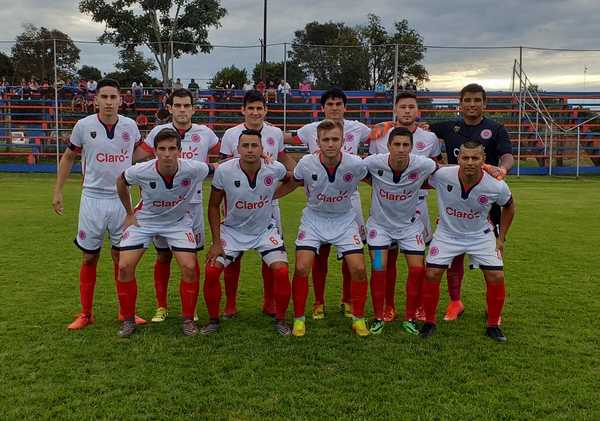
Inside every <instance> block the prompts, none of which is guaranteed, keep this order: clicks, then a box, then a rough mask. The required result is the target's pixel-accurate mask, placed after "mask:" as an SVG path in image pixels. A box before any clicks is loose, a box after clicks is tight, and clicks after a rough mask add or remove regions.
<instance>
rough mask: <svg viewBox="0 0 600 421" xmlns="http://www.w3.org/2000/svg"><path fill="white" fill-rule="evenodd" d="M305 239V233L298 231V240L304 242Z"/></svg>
mask: <svg viewBox="0 0 600 421" xmlns="http://www.w3.org/2000/svg"><path fill="white" fill-rule="evenodd" d="M304 237H306V234H304V231H298V240H300V241H302V240H304Z"/></svg>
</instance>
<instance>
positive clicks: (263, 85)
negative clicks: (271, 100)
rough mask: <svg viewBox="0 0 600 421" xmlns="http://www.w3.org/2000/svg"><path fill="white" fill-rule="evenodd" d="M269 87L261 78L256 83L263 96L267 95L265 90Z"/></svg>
mask: <svg viewBox="0 0 600 421" xmlns="http://www.w3.org/2000/svg"><path fill="white" fill-rule="evenodd" d="M266 89H267V85H266V84H265V82H264V81H263V80H259V81H258V83H257V84H256V90H257V91H258V92H260V93H261V94H262V95H263V96H264V95H265V90H266Z"/></svg>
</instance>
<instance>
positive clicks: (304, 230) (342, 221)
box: [296, 208, 363, 258]
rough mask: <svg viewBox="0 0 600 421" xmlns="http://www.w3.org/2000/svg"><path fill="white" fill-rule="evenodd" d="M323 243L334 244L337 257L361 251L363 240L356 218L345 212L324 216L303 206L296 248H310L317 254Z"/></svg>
mask: <svg viewBox="0 0 600 421" xmlns="http://www.w3.org/2000/svg"><path fill="white" fill-rule="evenodd" d="M323 244H332V245H334V246H335V248H336V249H337V254H338V258H341V257H343V256H345V255H347V254H352V253H362V252H363V242H362V239H361V236H360V230H359V226H358V224H357V223H356V219H355V218H352V219H350V218H348V215H345V214H343V215H341V216H333V217H326V216H323V215H320V214H317V213H316V212H313V211H312V210H310V209H309V208H305V209H304V211H303V212H302V219H301V220H300V228H298V236H297V237H296V250H311V251H314V252H315V253H316V254H317V253H318V252H319V248H320V247H321V246H322V245H323Z"/></svg>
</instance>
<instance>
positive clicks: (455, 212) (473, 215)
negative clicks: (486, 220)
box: [446, 206, 481, 220]
mask: <svg viewBox="0 0 600 421" xmlns="http://www.w3.org/2000/svg"><path fill="white" fill-rule="evenodd" d="M446 214H447V215H450V216H454V217H455V218H459V219H469V220H471V219H479V218H481V212H480V211H474V210H473V209H470V210H469V211H462V210H460V209H455V208H451V207H449V206H448V207H447V208H446Z"/></svg>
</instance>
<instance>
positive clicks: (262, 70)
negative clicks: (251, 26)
mask: <svg viewBox="0 0 600 421" xmlns="http://www.w3.org/2000/svg"><path fill="white" fill-rule="evenodd" d="M261 56H262V57H261V63H260V67H261V68H260V80H262V81H263V82H264V83H266V81H265V70H266V66H267V0H265V1H264V5H263V38H262V54H261Z"/></svg>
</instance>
